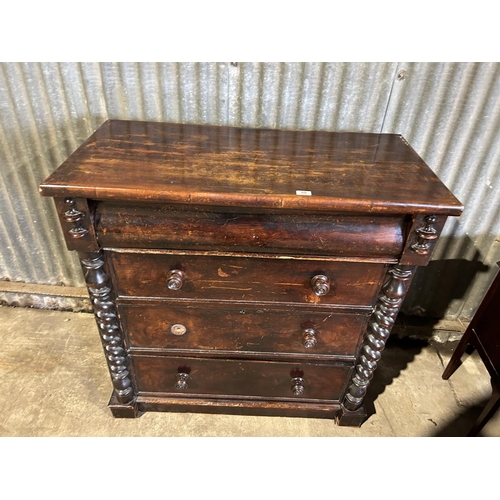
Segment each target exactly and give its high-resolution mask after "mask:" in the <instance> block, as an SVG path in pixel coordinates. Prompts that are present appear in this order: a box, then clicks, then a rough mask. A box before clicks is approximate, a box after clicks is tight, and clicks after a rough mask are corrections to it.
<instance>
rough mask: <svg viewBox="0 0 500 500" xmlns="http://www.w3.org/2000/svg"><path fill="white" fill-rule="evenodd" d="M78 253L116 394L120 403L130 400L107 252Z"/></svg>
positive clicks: (127, 373) (129, 383) (127, 374)
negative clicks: (107, 267) (107, 269)
mask: <svg viewBox="0 0 500 500" xmlns="http://www.w3.org/2000/svg"><path fill="white" fill-rule="evenodd" d="M79 255H80V261H81V264H82V267H83V270H84V274H85V282H86V283H87V287H88V290H89V294H90V298H91V300H92V304H93V307H94V314H95V318H96V321H97V326H98V327H99V334H100V336H101V342H102V345H103V348H104V352H105V355H106V361H107V363H108V368H109V373H110V375H111V380H112V382H113V387H114V395H115V397H116V400H117V401H118V403H120V404H128V403H131V402H132V401H133V399H134V389H133V387H132V380H131V378H130V373H129V371H128V363H127V352H126V350H125V347H124V345H123V339H122V334H121V331H120V325H119V323H118V316H117V312H116V306H115V303H114V300H113V295H112V289H111V286H110V284H109V277H108V275H107V274H106V273H105V271H104V269H103V268H104V265H105V260H104V254H103V252H102V251H101V252H98V253H84V252H80V253H79Z"/></svg>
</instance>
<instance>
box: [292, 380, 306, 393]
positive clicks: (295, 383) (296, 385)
mask: <svg viewBox="0 0 500 500" xmlns="http://www.w3.org/2000/svg"><path fill="white" fill-rule="evenodd" d="M304 385H305V380H304V379H303V378H302V377H295V378H292V392H293V393H294V394H295V396H302V394H304V391H305V387H304Z"/></svg>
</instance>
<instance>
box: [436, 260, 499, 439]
mask: <svg viewBox="0 0 500 500" xmlns="http://www.w3.org/2000/svg"><path fill="white" fill-rule="evenodd" d="M497 265H500V262H498V263H497ZM499 309H500V273H498V274H497V276H496V278H495V279H494V281H493V283H492V284H491V286H490V288H489V290H488V292H487V294H486V296H485V297H484V299H483V301H482V302H481V305H480V306H479V309H478V310H477V312H476V314H475V315H474V317H473V318H472V321H471V322H470V324H469V326H468V327H467V330H466V331H465V333H464V335H463V337H462V339H461V340H460V342H459V344H458V346H457V348H456V349H455V352H454V353H453V356H452V357H451V359H450V361H449V363H448V366H447V367H446V369H445V370H444V372H443V379H444V380H448V379H449V378H450V376H451V375H452V374H453V372H454V371H455V370H456V369H457V368H458V367H459V366H460V358H461V357H462V356H463V355H464V353H465V351H466V349H467V346H469V345H470V346H473V347H474V348H475V349H477V352H478V354H479V356H480V357H481V359H482V361H483V363H484V365H485V366H486V368H487V370H488V373H489V374H490V377H491V387H492V395H491V398H490V400H489V401H488V403H487V404H486V406H485V408H484V409H483V411H482V413H481V415H479V417H478V419H477V421H476V422H475V424H474V426H473V427H472V428H471V430H470V431H469V436H477V435H478V434H479V432H481V429H482V428H483V427H484V426H485V425H486V424H487V422H488V420H489V419H490V418H491V417H492V416H493V415H494V414H495V412H496V411H497V410H498V409H499V408H500V326H499V325H498V310H499Z"/></svg>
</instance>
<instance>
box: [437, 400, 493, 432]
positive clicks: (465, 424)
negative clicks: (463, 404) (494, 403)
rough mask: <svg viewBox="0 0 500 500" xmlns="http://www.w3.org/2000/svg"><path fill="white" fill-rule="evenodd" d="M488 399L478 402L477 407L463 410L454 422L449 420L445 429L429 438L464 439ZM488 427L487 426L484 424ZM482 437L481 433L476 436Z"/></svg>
mask: <svg viewBox="0 0 500 500" xmlns="http://www.w3.org/2000/svg"><path fill="white" fill-rule="evenodd" d="M488 400H489V398H485V399H484V400H482V401H480V402H479V403H478V404H477V405H474V406H471V407H469V408H464V410H463V412H462V413H461V414H460V415H459V416H458V417H457V418H455V419H454V420H451V421H450V422H449V423H448V424H447V425H446V427H443V428H441V429H440V430H439V431H437V432H436V433H435V434H431V437H465V436H467V434H468V432H469V431H470V429H471V428H472V426H473V425H474V423H475V422H476V420H477V418H478V417H479V415H480V414H481V412H482V411H483V409H484V407H485V406H486V403H488ZM486 425H488V424H486ZM481 436H484V434H482V432H480V433H479V434H478V437H481Z"/></svg>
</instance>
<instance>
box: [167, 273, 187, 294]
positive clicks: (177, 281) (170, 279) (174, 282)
mask: <svg viewBox="0 0 500 500" xmlns="http://www.w3.org/2000/svg"><path fill="white" fill-rule="evenodd" d="M185 279H186V274H185V273H184V272H182V271H180V270H179V269H174V270H172V271H169V273H168V274H167V288H168V289H169V290H180V289H181V288H182V285H183V283H184V280H185Z"/></svg>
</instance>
